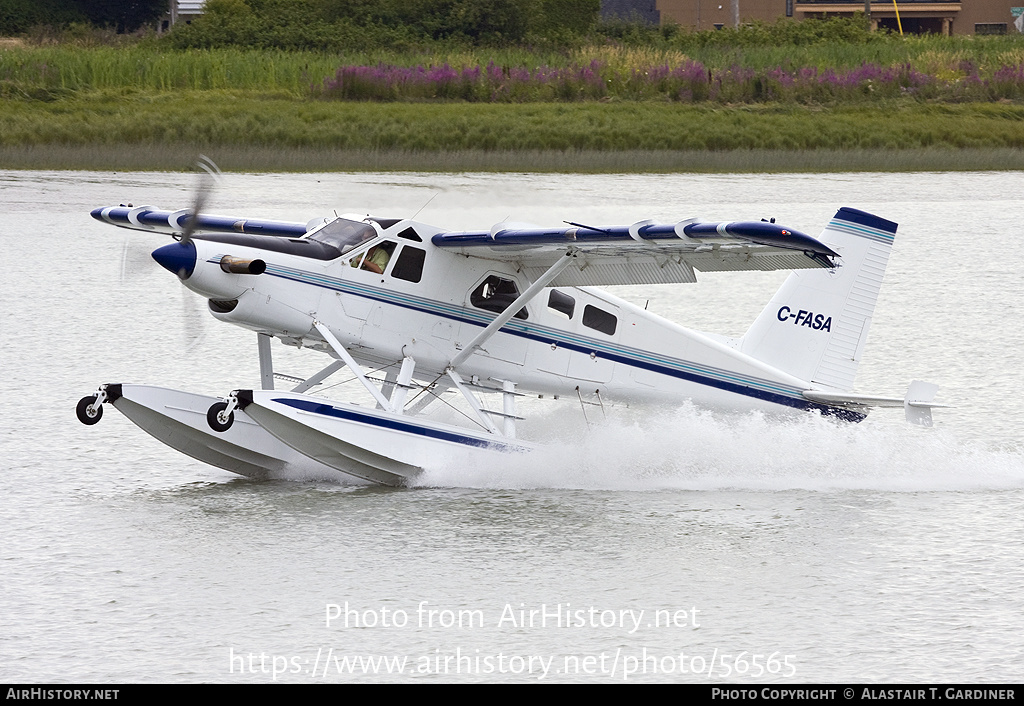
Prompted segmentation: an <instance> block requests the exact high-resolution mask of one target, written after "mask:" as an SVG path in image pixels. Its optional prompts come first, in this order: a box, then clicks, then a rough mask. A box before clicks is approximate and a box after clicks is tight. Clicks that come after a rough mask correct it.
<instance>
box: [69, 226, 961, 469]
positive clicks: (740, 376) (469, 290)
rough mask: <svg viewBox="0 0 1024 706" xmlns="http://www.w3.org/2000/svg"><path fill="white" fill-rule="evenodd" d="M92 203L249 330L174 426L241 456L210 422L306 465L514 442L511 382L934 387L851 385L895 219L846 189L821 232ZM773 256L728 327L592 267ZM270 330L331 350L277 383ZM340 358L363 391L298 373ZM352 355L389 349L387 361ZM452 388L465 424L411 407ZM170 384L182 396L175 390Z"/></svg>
mask: <svg viewBox="0 0 1024 706" xmlns="http://www.w3.org/2000/svg"><path fill="white" fill-rule="evenodd" d="M195 210H196V211H198V210H199V209H198V208H196V209H195ZM92 215H93V217H94V218H96V219H98V220H101V221H104V222H107V223H110V224H113V225H117V226H121V227H125V228H132V229H136V230H143V231H151V232H163V233H168V234H171V235H173V236H175V237H176V238H177V242H172V243H170V244H168V245H164V246H163V247H160V248H158V249H157V250H155V251H154V253H153V257H154V258H155V259H156V261H157V262H159V263H160V264H161V265H162V266H163V267H165V268H166V269H168V270H169V271H171V272H173V273H175V274H176V275H177V276H178V277H179V278H180V279H181V282H182V284H183V285H184V286H185V287H187V288H188V289H190V290H192V291H194V292H196V293H197V294H199V295H201V296H203V297H205V298H206V299H208V300H209V308H210V312H211V314H212V315H213V316H214V317H215V318H217V319H220V320H221V321H225V322H227V323H232V324H235V325H237V326H241V327H243V328H246V329H249V330H251V331H253V332H255V333H256V334H257V341H258V353H259V356H260V367H261V385H260V388H261V389H238V390H235V391H234V392H232V393H231V394H230V395H228V396H227V397H226V398H225V399H224V400H223V401H218V402H217V403H216V404H212V405H210V404H209V398H203V397H201V396H195V397H194V399H193V401H192V402H190V403H189V404H191V406H192V407H195V409H194V410H192V411H193V412H196V413H200V412H201V414H198V416H197V414H190V415H186V416H188V418H189V419H191V420H192V422H193V423H191V424H190V425H189V424H182V423H181V419H180V417H181V415H178V417H179V418H178V419H176V420H174V429H175V432H174V435H173V436H174V440H175V443H171V442H168V443H171V445H172V446H175V448H179V449H180V450H184V451H185V452H186V453H189V454H190V455H193V456H195V457H197V458H202V459H203V460H206V461H208V462H210V463H213V464H214V465H219V466H221V467H224V468H227V469H228V470H233V471H235V472H239V471H238V470H237V468H231V467H229V466H228V465H225V464H224V463H218V461H217V459H218V458H220V456H219V455H218V454H217V453H212V452H206V453H204V452H202V450H201V449H202V448H203V447H204V446H205V447H209V446H210V445H211V443H212V442H211V441H210V440H211V439H214V440H217V441H218V443H220V440H219V437H218V436H217V435H218V434H228V433H230V430H231V428H232V426H233V423H234V422H236V421H237V420H236V419H235V415H236V414H237V415H238V416H239V418H241V417H243V416H244V418H245V420H246V421H247V422H250V423H252V425H253V426H255V425H258V428H259V429H260V432H258V433H257V434H256V435H255V436H256V437H258V436H260V435H262V436H264V437H265V438H264V439H263V440H262V443H263V446H264V447H265V448H266V449H273V450H274V454H272V455H273V457H274V458H275V459H277V461H275V463H277V462H280V463H284V464H286V465H287V464H294V463H295V460H294V457H293V456H292V455H291V451H294V452H295V453H297V454H300V455H301V456H303V457H305V458H308V459H310V460H311V462H312V463H313V466H314V467H315V468H325V467H326V468H330V469H333V471H334V472H337V473H341V474H344V475H346V476H353V477H356V478H360V479H363V480H366V481H370V482H374V483H382V484H387V485H401V484H403V483H406V482H408V481H409V480H410V479H412V478H414V477H415V476H416V474H417V473H418V472H419V470H420V469H421V468H422V467H423V466H424V464H426V463H429V462H431V461H432V460H433V459H436V458H437V457H438V456H439V455H443V454H445V453H447V452H448V451H449V450H450V449H453V448H459V449H463V450H471V451H472V452H473V453H495V452H518V451H524V450H528V449H529V448H530V444H529V443H527V442H523V441H520V440H517V439H516V425H515V422H516V420H517V419H518V417H517V416H516V398H517V397H518V396H522V395H524V394H530V395H551V396H556V397H565V398H569V399H572V400H574V401H578V402H580V403H584V402H596V403H600V404H603V403H604V402H615V401H621V402H626V403H653V404H664V403H669V404H678V403H680V402H682V401H684V400H690V401H692V402H694V403H695V404H698V405H702V406H705V407H708V408H712V409H718V410H737V411H747V410H763V411H767V412H771V411H779V410H792V409H798V410H811V411H817V412H820V413H823V414H828V415H836V416H839V417H841V418H844V419H848V420H851V421H859V420H860V419H862V418H863V417H864V415H865V414H866V413H867V410H868V409H869V408H870V407H872V406H899V407H903V408H904V409H905V410H906V411H907V417H908V419H910V420H911V421H914V422H916V423H920V424H926V425H927V424H930V423H931V412H930V410H931V408H933V407H938V406H941V405H936V404H934V403H932V398H933V397H934V394H935V390H936V388H935V386H933V385H928V384H926V383H915V384H913V385H912V386H911V388H910V390H909V391H908V393H907V395H906V396H905V397H903V398H894V397H883V396H877V395H863V394H856V393H853V392H852V389H853V383H854V378H855V375H856V371H857V365H858V363H859V361H860V357H861V354H862V352H863V350H864V344H865V342H866V340H867V335H868V330H869V328H870V324H871V317H872V315H873V312H874V307H875V302H876V301H877V298H878V293H879V289H880V287H881V284H882V279H883V276H884V273H885V268H886V264H887V262H888V257H889V252H890V250H891V248H892V243H893V239H894V237H895V234H896V224H895V223H893V222H891V221H888V220H885V219H883V218H880V217H878V216H874V215H871V214H869V213H865V212H863V211H859V210H856V209H852V208H841V209H839V210H838V211H837V212H836V214H835V216H834V217H833V219H832V220H831V221H830V222H829V224H828V225H827V226H826V227H825V229H824V231H823V232H822V234H821V235H820V236H819V237H818V238H812V237H810V236H808V235H806V234H804V233H801V232H799V231H796V230H793V229H791V228H787V227H783V226H780V225H777V224H775V223H774V222H773V221H772V222H768V221H749V222H730V223H702V222H697V221H695V220H684V221H681V222H678V223H671V224H659V223H653V222H651V221H642V222H639V223H634V224H632V225H625V226H622V225H620V226H588V225H583V224H579V223H567V224H565V225H562V226H558V227H555V228H538V227H536V226H531V225H524V224H516V223H499V224H496V225H494V226H493V227H491V228H489V229H487V230H480V231H459V232H454V231H446V230H444V229H442V228H438V227H435V226H431V225H427V224H424V223H419V222H416V221H412V220H407V219H394V218H390V219H389V218H372V217H363V216H352V215H349V216H342V217H336V218H330V219H315V220H313V221H310V222H309V223H307V224H300V223H285V222H277V221H267V220H256V219H249V218H240V217H232V216H211V215H207V214H202V213H199V214H198V215H194V214H193V212H192V211H190V210H180V211H161V210H159V209H156V208H152V207H138V208H136V207H130V206H120V207H109V208H99V209H96V210H95V211H93V212H92ZM777 269H789V270H794V272H793V273H792V274H790V276H789V278H788V279H787V280H786V282H785V283H784V284H783V285H782V287H781V288H780V289H779V290H778V292H776V294H775V296H774V297H773V298H772V299H771V301H770V302H769V303H768V305H767V306H766V307H765V309H764V311H763V312H762V313H761V315H760V316H758V317H757V319H756V320H755V321H754V322H753V323H752V324H751V326H750V328H749V329H748V331H747V332H746V333H745V334H744V335H743V336H742V337H741V338H739V339H737V340H730V341H726V340H723V339H721V338H720V337H717V336H711V335H706V334H702V333H699V332H696V331H692V330H689V329H686V328H684V327H682V326H680V325H678V324H675V323H673V322H670V321H667V320H665V319H663V318H661V317H659V316H657V315H655V314H653V313H651V312H648V311H645V310H643V309H640V308H638V307H636V306H633V305H631V304H629V303H627V302H625V301H623V300H621V299H619V298H616V297H614V296H611V295H610V294H608V293H606V292H603V291H601V290H600V289H597V287H600V286H602V285H627V284H655V283H675V284H686V283H692V282H695V281H696V279H697V276H696V273H697V272H698V271H701V272H709V271H743V270H777ZM275 338H276V339H278V340H279V341H281V342H283V343H285V344H287V345H291V346H298V347H302V348H309V349H312V350H314V351H318V352H320V353H321V354H326V355H327V356H329V358H330V360H329V361H328V364H327V366H326V367H325V368H324V369H323V370H321V371H320V372H319V373H317V374H316V375H314V376H312V377H311V378H309V379H307V380H302V381H296V382H297V383H298V384H297V385H295V387H294V389H292V390H291V391H289V392H279V391H276V390H275V389H274V380H275V375H274V371H273V363H272V357H271V347H270V342H271V341H272V339H275ZM343 367H344V368H347V369H348V373H349V374H354V375H355V378H356V379H357V381H358V382H359V383H360V384H361V385H362V386H363V387H364V388H365V391H366V392H368V393H369V394H370V396H371V397H372V399H373V400H374V405H373V407H372V408H371V407H366V406H358V405H355V404H351V403H346V402H337V401H334V400H327V399H325V398H323V397H318V396H310V395H309V394H307V393H308V392H309V391H311V390H313V389H314V388H315V387H316V386H317V385H319V384H320V383H322V382H323V380H325V379H326V378H327V377H328V376H330V375H332V374H333V373H334V372H336V371H338V370H340V369H341V368H343ZM365 368H374V369H377V370H383V371H384V373H385V377H384V381H383V383H380V384H376V383H375V382H374V381H373V380H371V379H370V377H371V376H368V375H367V374H366V372H365V370H364V369H365ZM107 387H110V386H103V387H101V388H100V390H99V391H98V392H97V393H96V395H95V396H92V397H87V398H85V399H83V400H82V402H81V403H80V404H79V417H80V418H81V419H82V420H83V421H84V422H86V423H92V422H93V421H95V420H96V419H98V417H99V414H100V413H101V411H102V404H103V403H104V402H105V401H107V399H108V398H109V395H107V394H106V392H105V391H104V390H105V389H106V388H107ZM112 389H113V388H112ZM118 389H124V386H121V387H119V388H118ZM151 389H153V390H159V389H160V388H151ZM445 393H447V394H454V395H456V396H457V397H458V396H460V395H461V399H462V400H463V402H464V403H465V405H467V406H468V408H469V410H470V413H469V415H468V416H469V417H470V418H471V420H472V422H473V423H474V424H475V425H476V428H475V429H470V428H463V427H453V426H451V425H447V424H441V423H439V422H437V421H434V420H432V419H430V418H427V417H425V416H423V415H422V414H421V412H423V411H424V410H425V409H426V408H427V407H428V406H429V405H430V403H431V402H433V401H435V400H437V399H439V398H440V397H441V396H442V395H443V394H445ZM167 394H168V396H169V395H170V392H168V393H167ZM175 394H177V395H179V396H178V397H177V398H176V399H177V401H178V407H181V406H182V404H184V403H183V402H182V398H181V397H180V395H187V394H188V393H175ZM141 396H144V397H145V398H146V399H147V400H150V403H149V404H148V406H146V412H145V414H142V413H139V412H137V411H135V407H138V405H135V407H133V409H132V410H128V409H122V407H127V405H121V406H120V407H118V408H119V409H121V411H123V412H124V413H125V414H127V415H128V416H129V417H130V418H132V419H133V421H135V422H136V423H137V424H139V425H140V426H143V428H145V429H147V431H150V433H153V434H154V435H155V436H157V437H158V438H164V440H165V441H166V440H167V438H170V436H171V435H168V434H166V433H164V434H160V433H157V432H155V431H154V429H153V428H152V427H154V426H159V425H160V424H162V423H163V422H161V413H160V412H159V408H160V407H161V404H162V402H161V400H160V397H161V395H160V393H158V392H150V388H147V389H146V394H145V395H141ZM485 398H487V399H491V400H498V399H500V403H501V404H500V405H493V404H492V406H500V410H499V409H488V408H487V406H486V404H485V402H484V399H485ZM189 404H185V406H186V407H188V406H189ZM115 406H118V405H117V403H116V402H115ZM207 408H208V409H207ZM169 423H170V422H168V424H169ZM185 427H187V428H189V429H191V430H192V431H187V430H183V429H184V428H185ZM250 431H251V430H250ZM253 438H255V437H253V436H252V434H250V436H249V437H247V439H249V441H250V442H251V443H260V442H258V441H257V442H253V441H252V439H253ZM183 439H185V440H186V441H182V440H183ZM282 444H283V447H287V448H288V449H290V450H291V451H290V452H289V453H284V452H282V450H281V449H282V448H283V447H282V446H281V445H282ZM221 445H223V444H221ZM183 447H185V448H183ZM221 455H222V454H221ZM236 465H237V464H236ZM245 468H246V470H247V471H248V473H247V474H248V475H254V473H253V470H252V468H250V467H249V466H246V467H245Z"/></svg>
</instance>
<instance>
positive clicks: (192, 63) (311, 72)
mask: <svg viewBox="0 0 1024 706" xmlns="http://www.w3.org/2000/svg"><path fill="white" fill-rule="evenodd" d="M687 59H692V60H695V61H700V62H701V63H703V64H704V65H705V66H707V67H708V68H710V69H728V68H730V67H733V66H741V67H744V68H750V69H755V70H760V69H770V68H773V67H782V68H784V69H793V68H799V67H805V66H806V67H815V68H817V69H819V70H824V69H828V68H834V69H845V68H851V67H856V66H859V65H861V64H863V63H865V62H869V63H876V64H879V65H882V66H896V65H902V64H907V63H909V64H911V65H912V66H913V68H914V69H916V70H917V71H921V72H924V73H929V74H933V75H936V76H938V77H939V78H944V77H946V76H945V75H946V74H948V75H949V76H952V75H953V74H955V73H957V72H958V71H959V70H960V68H959V67H960V66H961V65H962V64H963V63H964V62H970V63H971V64H973V65H974V66H975V67H976V68H977V70H978V73H979V75H981V76H982V77H985V76H988V75H991V74H992V73H993V72H994V71H996V70H997V69H998V68H999V67H1001V66H1004V65H1019V64H1024V37H1019V36H1007V37H921V38H907V39H903V40H889V41H884V42H877V43H870V44H835V45H832V44H816V45H809V46H743V47H728V46H718V45H711V46H703V47H688V48H684V47H676V46H673V45H672V44H670V43H665V44H662V45H659V46H626V45H622V44H606V45H584V46H580V47H577V48H573V49H563V50H557V51H556V50H529V49H527V48H522V47H505V48H493V49H488V48H480V47H463V46H450V45H444V44H440V43H438V44H437V45H436V46H434V47H433V48H432V49H430V50H423V51H389V50H384V49H377V50H372V51H356V50H353V51H351V52H343V53H335V54H328V53H320V52H304V51H303V52H300V51H281V50H253V49H239V48H225V49H195V50H186V51H167V50H165V49H163V48H162V47H160V46H159V45H156V44H155V43H152V42H150V43H142V44H137V45H135V46H128V47H122V48H114V47H74V46H40V47H32V46H21V47H13V48H6V49H0V96H4V97H8V98H17V97H22V98H41V99H50V100H52V99H57V98H60V97H62V96H65V95H67V92H81V91H90V90H110V89H126V90H137V91H181V90H223V89H230V90H256V91H286V92H289V93H292V94H294V95H296V96H304V95H308V94H309V91H310V89H311V87H312V86H314V85H321V84H322V82H323V80H324V79H325V78H327V77H331V76H334V74H335V72H336V70H337V69H338V68H339V67H340V66H343V65H371V66H372V65H376V64H379V63H385V64H391V65H394V66H406V67H409V66H418V65H441V64H445V63H447V64H449V65H451V66H453V67H456V68H460V67H464V66H480V65H486V64H487V63H488V62H490V61H493V62H494V63H495V64H498V65H499V66H507V67H523V68H528V69H535V68H537V67H540V66H549V67H554V68H558V67H567V66H570V65H574V64H580V65H584V64H589V63H590V62H591V61H595V60H596V61H599V62H602V63H603V64H605V65H606V66H608V68H609V69H610V70H612V71H622V72H626V71H631V70H634V69H642V68H645V67H650V66H655V65H663V64H669V65H672V66H674V65H678V64H679V63H680V62H682V61H685V60H687Z"/></svg>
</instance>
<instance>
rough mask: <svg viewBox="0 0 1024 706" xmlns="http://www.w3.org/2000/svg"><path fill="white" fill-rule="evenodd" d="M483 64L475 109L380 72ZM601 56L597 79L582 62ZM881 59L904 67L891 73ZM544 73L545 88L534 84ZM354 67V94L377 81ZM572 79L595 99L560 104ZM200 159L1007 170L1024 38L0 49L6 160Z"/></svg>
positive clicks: (178, 165) (92, 164)
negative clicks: (498, 98) (677, 74)
mask: <svg viewBox="0 0 1024 706" xmlns="http://www.w3.org/2000/svg"><path fill="white" fill-rule="evenodd" d="M490 61H493V62H495V66H497V67H499V68H496V69H494V71H495V72H496V73H494V74H493V76H494V77H495V78H493V79H488V80H489V81H491V83H495V82H496V83H495V85H497V84H500V83H502V82H503V81H505V78H509V79H511V78H514V77H515V76H516V75H517V74H516V72H517V71H521V72H526V74H525V75H526V78H524V79H523V80H522V87H521V88H520V89H516V90H518V91H519V92H518V93H517V92H511V93H508V94H507V95H506V97H505V100H509V101H510V102H507V103H504V104H502V103H493V102H488V101H489V100H495V98H488V96H490V95H492V94H496V91H495V89H494V86H491V85H490V84H486V85H484V84H481V85H482V86H483V88H480V87H479V86H478V87H477V88H474V89H473V90H474V91H475V93H474V96H475V97H473V98H471V100H475V101H479V102H464V100H460V98H459V96H460V95H461V94H460V93H459V92H458V91H457V90H456V91H455V92H454V93H451V94H450V95H449V94H443V95H442V94H440V93H439V92H438V91H437V89H436V87H433V88H432V87H431V86H433V84H423V86H420V87H418V88H417V87H415V86H414V88H415V90H411V89H409V88H408V86H410V85H412V83H411V82H410V80H409V79H408V78H406V77H405V75H404V74H403V73H402V72H401V71H398V70H395V69H394V67H402V66H405V67H416V66H428V65H433V66H438V65H443V64H447V65H449V66H451V67H474V66H475V67H481V66H483V65H484V64H485V62H490ZM588 62H590V63H588ZM694 62H703V63H702V64H701V65H700V68H701V70H700V71H696V72H695V73H694V76H695V77H696V78H693V77H690V78H686V77H684V78H683V79H680V80H681V81H683V83H679V80H676V79H675V78H673V77H669V79H671V80H666V82H665V85H670V86H671V88H667V89H666V88H663V87H660V84H659V83H657V81H655V79H654V78H653V72H652V76H651V77H648V75H647V73H645V72H646V71H647V70H648V69H650V68H651V67H657V66H664V67H666V71H667V70H668V68H667V67H686V66H689V67H691V68H693V66H694ZM865 62H873V63H871V64H870V65H868V64H866V63H865ZM380 64H387V66H390V67H392V69H390V71H391V73H390V74H389V76H397V78H387V79H386V80H387V81H392V83H394V84H395V85H398V83H402V85H403V86H404V87H403V88H402V91H404V92H401V91H399V92H397V93H396V92H391V93H388V92H387V91H385V92H384V93H380V95H379V97H377V98H376V99H375V100H352V99H350V97H349V94H347V93H345V92H344V91H336V92H335V93H336V94H335V95H327V94H328V93H330V92H329V91H327V90H326V89H325V88H324V87H325V83H324V79H332V78H334V79H336V78H337V77H338V76H340V75H341V74H339V73H338V67H339V66H344V65H348V66H356V67H367V68H368V70H370V69H372V70H374V71H376V68H375V67H377V68H379V67H378V65H380ZM597 64H599V65H600V66H601V67H603V68H602V69H600V71H603V72H604V74H606V77H605V78H604V79H603V80H604V83H601V84H595V83H594V79H593V77H592V76H590V75H589V74H588V75H587V76H583V74H582V73H580V71H579V70H581V67H582V68H587V67H590V66H592V65H597ZM884 66H893V67H896V68H897V69H899V70H898V71H897V72H896V73H895V74H893V76H891V77H887V74H885V73H884V70H883V69H882V68H880V67H884ZM516 67H518V68H516ZM541 67H544V68H543V71H542V72H540V73H543V72H548V73H543V75H544V76H545V77H554V78H537V76H538V75H539V74H538V71H539V69H540V68H541ZM558 67H561V68H562V69H566V70H567V71H569V72H575V73H580V76H583V77H582V78H579V77H576V78H570V79H565V78H559V76H563V77H564V76H565V75H568V74H566V73H563V74H558V71H559V70H560V69H559V68H558ZM573 67H575V68H573ZM645 67H646V68H645ZM765 67H774V68H765ZM844 67H847V68H844ZM849 67H856V68H853V69H849ZM900 67H902V68H900ZM549 69H550V71H549ZM705 69H706V71H705ZM1009 69H1012V70H1009ZM673 70H675V69H673ZM847 70H849V71H852V72H854V73H849V74H843V73H842V72H843V71H847ZM381 71H383V68H381ZM530 72H533V73H530ZM763 72H769V73H763ZM441 73H444V72H441ZM575 73H574V74H573V75H574V76H575ZM599 73H600V72H599ZM862 74H863V75H862ZM919 74H921V75H924V79H922V78H921V76H920V75H919ZM611 75H614V76H615V77H617V78H615V79H614V80H612V79H608V78H607V76H611ZM362 76H364V78H365V80H364V84H366V85H365V86H363V87H362V88H360V89H359V91H361V92H359V91H357V92H356V93H355V94H354V95H355V96H356V97H363V98H372V97H373V95H375V94H374V92H375V91H380V90H381V86H384V87H385V88H387V87H388V86H390V85H391V84H386V83H385V82H384V79H380V78H378V77H377V74H376V73H365V74H362ZM705 76H706V77H707V78H704V77H705ZM620 79H621V80H620ZM346 80H347V79H346ZM361 80H363V79H361ZM459 80H462V79H459ZM659 80H660V79H659ZM673 80H675V81H676V83H679V85H676V84H673V83H671V81H673ZM572 81H576V82H577V83H579V84H580V85H581V86H584V87H585V86H587V85H590V84H594V85H597V88H596V89H595V90H594V91H592V92H590V93H587V92H586V91H585V90H581V91H577V92H576V93H575V94H573V93H572V92H571V91H569V92H565V95H562V93H563V92H560V91H561V89H560V88H558V87H559V86H563V85H569V84H570V83H571V82H572ZM686 81H690V83H685V82H686ZM588 82H589V83H588ZM456 83H457V81H456V82H455V83H453V84H452V85H455V84H456ZM438 85H443V84H438ZM572 85H575V84H572ZM424 86H425V87H424ZM552 86H554V87H555V88H552ZM680 86H681V88H680ZM538 87H539V88H538ZM357 88H358V86H357ZM997 89H998V90H997ZM390 90H391V89H390V88H388V91H390ZM574 90H575V89H574ZM477 94H479V95H477ZM680 94H685V96H688V97H682V98H681V97H680ZM324 98H331V99H330V100H324ZM996 99H998V100H996ZM553 100H557V101H558V102H552V101H553ZM197 151H204V152H206V153H208V154H211V155H212V156H214V157H215V159H217V161H218V162H219V163H220V164H221V166H222V168H225V169H236V170H298V169H302V170H306V169H315V170H335V169H336V170H353V169H372V170H380V169H396V170H403V169H411V170H443V171H453V170H516V171H602V172H618V171H622V172H630V171H755V172H758V171H842V170H883V171H899V170H909V169H915V170H917V169H928V170H963V169H1021V168H1024V161H1022V157H1021V154H1022V151H1024V43H1022V42H1021V40H1020V39H1019V38H1017V37H991V38H934V37H926V38H913V39H908V40H905V41H903V40H899V41H889V40H886V41H878V42H871V43H867V44H863V45H853V44H841V43H840V44H835V45H831V44H814V45H807V46H803V45H800V46H789V47H759V46H732V47H730V46H721V45H706V46H705V45H692V46H688V51H687V52H683V51H681V50H680V49H679V48H676V47H674V46H673V45H671V43H664V44H661V45H657V46H633V45H605V46H577V47H568V48H565V49H564V50H561V51H554V50H550V49H541V50H530V49H526V48H522V47H505V48H495V49H486V48H480V47H460V46H448V47H447V48H446V45H442V44H438V45H437V46H435V47H433V50H432V51H429V52H427V51H413V50H405V51H386V50H382V49H375V50H373V51H368V52H362V53H355V52H353V53H350V54H327V53H317V52H303V51H281V50H252V49H243V48H222V49H213V50H189V51H169V50H167V49H166V48H164V49H161V48H159V47H158V46H156V45H155V44H153V43H145V42H143V43H140V44H137V45H131V46H125V47H119V48H114V47H103V46H97V47H74V46H51V47H46V46H29V45H26V44H24V43H21V44H17V43H15V44H8V45H5V47H0V168H3V167H6V168H47V169H51V168H96V169H185V168H188V167H189V165H190V164H191V162H192V161H193V159H194V155H195V153H196V152H197Z"/></svg>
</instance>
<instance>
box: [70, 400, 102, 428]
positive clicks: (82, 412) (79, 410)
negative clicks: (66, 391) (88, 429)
mask: <svg viewBox="0 0 1024 706" xmlns="http://www.w3.org/2000/svg"><path fill="white" fill-rule="evenodd" d="M75 414H77V415H78V421H80V422H81V423H82V424H89V425H92V424H95V423H96V422H98V421H99V420H100V419H102V418H103V404H102V403H97V401H96V395H89V396H88V397H83V398H82V399H80V400H78V406H77V407H75Z"/></svg>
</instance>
